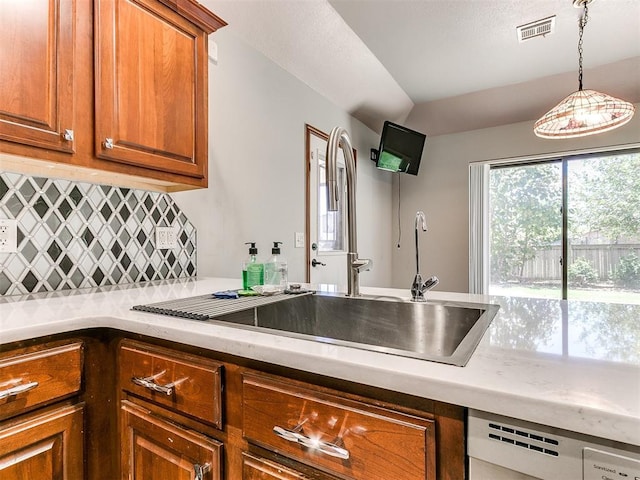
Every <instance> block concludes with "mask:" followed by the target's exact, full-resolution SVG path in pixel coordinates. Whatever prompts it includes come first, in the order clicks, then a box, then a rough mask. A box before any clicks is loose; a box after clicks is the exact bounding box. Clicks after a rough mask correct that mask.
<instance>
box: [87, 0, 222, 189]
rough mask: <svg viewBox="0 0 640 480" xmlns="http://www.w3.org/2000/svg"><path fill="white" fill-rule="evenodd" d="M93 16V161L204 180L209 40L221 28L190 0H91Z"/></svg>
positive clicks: (219, 21)
mask: <svg viewBox="0 0 640 480" xmlns="http://www.w3.org/2000/svg"><path fill="white" fill-rule="evenodd" d="M95 15H96V20H95V34H94V35H95V47H96V49H95V52H96V61H95V68H96V72H95V82H96V92H95V149H96V156H97V157H99V158H101V159H105V160H112V161H115V162H121V163H124V164H128V165H133V166H138V167H144V168H148V169H154V170H159V171H162V172H169V173H175V174H179V175H185V176H188V177H193V178H196V179H205V182H206V174H207V116H208V102H207V67H208V63H207V62H208V58H207V35H208V33H211V32H212V31H214V30H215V29H217V28H219V27H221V26H223V25H224V22H222V21H221V20H220V19H218V18H217V17H215V16H214V15H212V14H211V13H210V12H208V11H207V10H205V9H203V8H202V7H200V6H199V5H198V4H197V3H195V2H192V1H191V0H187V1H184V0H183V1H181V2H177V1H172V0H96V3H95ZM203 186H206V183H205V185H203Z"/></svg>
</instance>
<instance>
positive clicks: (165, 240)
mask: <svg viewBox="0 0 640 480" xmlns="http://www.w3.org/2000/svg"><path fill="white" fill-rule="evenodd" d="M177 246H178V235H177V233H176V229H175V228H174V227H156V249H157V250H168V249H171V248H176V247H177Z"/></svg>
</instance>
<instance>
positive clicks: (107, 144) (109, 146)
mask: <svg viewBox="0 0 640 480" xmlns="http://www.w3.org/2000/svg"><path fill="white" fill-rule="evenodd" d="M103 145H104V148H107V149H109V150H111V149H112V148H113V138H108V137H107V138H105V139H104V144H103Z"/></svg>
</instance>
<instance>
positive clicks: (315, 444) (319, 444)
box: [273, 425, 349, 460]
mask: <svg viewBox="0 0 640 480" xmlns="http://www.w3.org/2000/svg"><path fill="white" fill-rule="evenodd" d="M273 433H275V434H276V435H278V436H279V437H280V438H282V439H284V440H287V441H288V442H293V443H299V444H300V445H303V446H305V447H307V448H310V449H313V450H318V451H319V452H322V453H324V454H326V455H330V456H332V457H337V458H342V459H343V460H348V459H349V450H347V449H346V448H342V447H340V446H338V445H336V444H335V443H330V442H323V441H321V440H314V439H313V438H310V437H307V436H306V435H305V434H303V433H300V432H296V431H295V430H287V429H286V428H282V427H278V426H277V425H276V426H275V427H273Z"/></svg>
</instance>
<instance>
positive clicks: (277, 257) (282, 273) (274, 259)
mask: <svg viewBox="0 0 640 480" xmlns="http://www.w3.org/2000/svg"><path fill="white" fill-rule="evenodd" d="M280 245H282V242H273V248H272V249H271V257H270V258H269V260H267V261H266V262H265V264H264V284H265V285H269V286H273V287H282V289H283V290H285V289H286V288H287V282H288V280H289V279H288V266H287V261H286V260H285V259H284V257H283V256H282V255H281V254H280Z"/></svg>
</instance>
